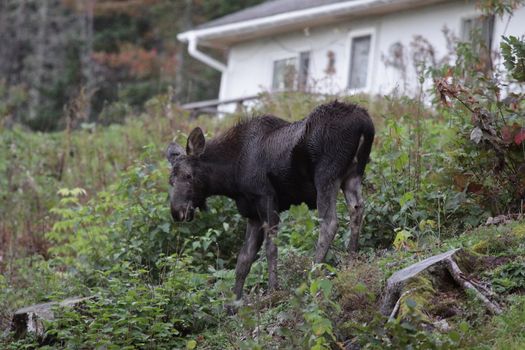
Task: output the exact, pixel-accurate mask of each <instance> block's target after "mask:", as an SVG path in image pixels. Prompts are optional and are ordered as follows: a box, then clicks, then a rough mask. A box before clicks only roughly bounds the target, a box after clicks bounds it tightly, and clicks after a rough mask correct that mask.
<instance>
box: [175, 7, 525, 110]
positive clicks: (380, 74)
mask: <svg viewBox="0 0 525 350" xmlns="http://www.w3.org/2000/svg"><path fill="white" fill-rule="evenodd" d="M480 14H481V11H480V10H479V9H477V7H476V2H474V1H466V0H350V1H348V0H346V1H343V0H301V1H298V0H273V1H266V2H263V3H262V4H260V5H257V6H253V7H250V8H247V9H244V10H242V11H239V12H235V13H233V14H230V15H227V16H224V17H222V18H219V19H216V20H213V21H210V22H208V23H205V24H203V25H201V26H199V27H197V28H195V29H193V30H191V31H187V32H184V33H180V34H179V35H178V39H179V40H181V41H183V42H187V43H188V50H189V53H190V55H191V56H193V57H194V58H196V59H198V60H200V61H202V62H204V63H206V64H208V65H209V66H211V67H213V68H215V69H217V70H219V71H221V72H222V79H221V88H220V93H219V96H218V99H219V101H227V100H231V99H237V98H245V97H247V96H252V95H255V94H257V93H259V92H261V91H276V90H287V89H305V90H309V91H314V92H320V93H335V92H337V93H342V92H346V93H355V92H368V93H372V94H386V93H390V92H392V91H393V90H397V91H398V92H399V93H401V94H408V95H410V94H414V93H415V91H416V89H417V84H418V83H417V81H418V79H417V74H418V73H417V66H418V64H417V62H415V61H414V59H416V60H418V62H419V60H421V61H423V62H426V63H425V64H432V58H431V57H430V56H433V57H434V58H433V59H435V60H439V59H441V58H442V57H444V56H445V55H446V54H447V53H448V52H449V49H448V48H447V39H446V37H447V36H448V37H452V36H453V37H455V38H459V39H462V40H469V36H470V35H471V33H472V31H471V29H477V32H478V33H479V35H480V36H481V37H483V39H484V40H485V42H486V43H487V45H488V46H490V47H492V48H493V49H494V48H497V47H499V42H500V40H501V35H516V36H522V35H524V34H525V8H519V9H518V10H516V11H515V12H514V14H513V16H512V17H509V16H507V15H506V16H504V17H503V18H499V17H496V18H493V17H480ZM444 31H445V32H447V35H445V34H444ZM474 32H475V31H474ZM199 47H207V48H217V49H222V50H224V51H225V52H226V55H225V57H226V60H225V62H219V61H217V60H216V59H213V58H212V57H210V56H209V55H207V54H205V53H204V52H202V51H201V50H200V48H199Z"/></svg>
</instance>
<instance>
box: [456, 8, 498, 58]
mask: <svg viewBox="0 0 525 350" xmlns="http://www.w3.org/2000/svg"><path fill="white" fill-rule="evenodd" d="M493 29H494V16H480V17H472V18H464V19H463V23H462V28H461V37H462V39H463V41H466V42H475V43H477V44H478V45H479V44H481V45H482V46H484V47H485V48H486V49H489V50H490V48H491V44H492V32H493ZM474 39H479V40H474ZM477 49H478V50H479V46H478V48H477Z"/></svg>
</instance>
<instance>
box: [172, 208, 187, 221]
mask: <svg viewBox="0 0 525 350" xmlns="http://www.w3.org/2000/svg"><path fill="white" fill-rule="evenodd" d="M171 217H172V218H173V220H175V221H183V220H184V211H182V210H177V209H175V208H173V207H171Z"/></svg>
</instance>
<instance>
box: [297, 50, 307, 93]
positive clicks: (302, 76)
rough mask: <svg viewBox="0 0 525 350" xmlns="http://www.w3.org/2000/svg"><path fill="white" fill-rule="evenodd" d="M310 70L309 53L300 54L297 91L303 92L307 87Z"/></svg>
mask: <svg viewBox="0 0 525 350" xmlns="http://www.w3.org/2000/svg"><path fill="white" fill-rule="evenodd" d="M309 70H310V52H309V51H305V52H301V54H300V55H299V77H298V89H299V91H305V90H306V88H307V87H308V76H309Z"/></svg>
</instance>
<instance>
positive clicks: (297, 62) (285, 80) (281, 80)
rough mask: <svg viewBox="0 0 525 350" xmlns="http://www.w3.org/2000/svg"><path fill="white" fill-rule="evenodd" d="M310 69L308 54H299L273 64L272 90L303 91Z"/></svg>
mask: <svg viewBox="0 0 525 350" xmlns="http://www.w3.org/2000/svg"><path fill="white" fill-rule="evenodd" d="M309 69H310V52H307V51H305V52H301V53H300V54H299V56H298V57H290V58H285V59H282V60H278V61H274V62H273V82H272V89H273V90H277V91H279V90H280V91H285V90H296V89H299V90H305V89H306V87H307V84H308V75H309Z"/></svg>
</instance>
